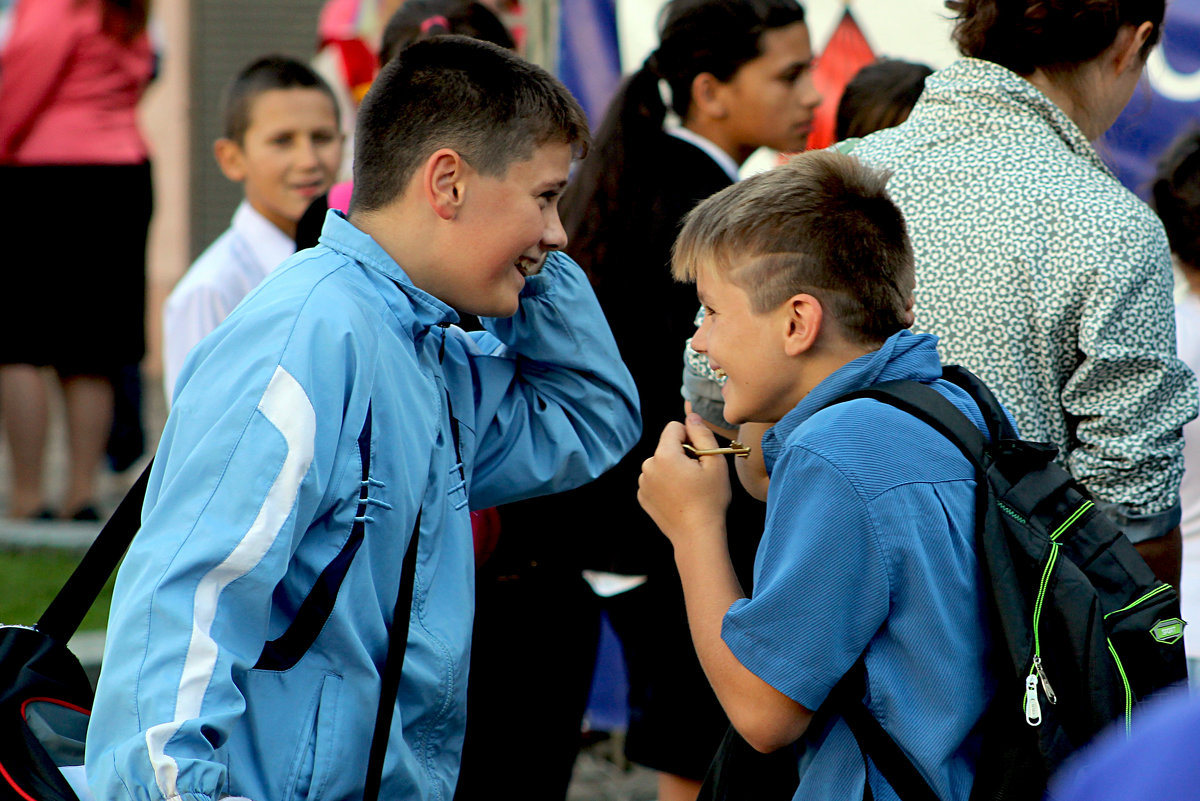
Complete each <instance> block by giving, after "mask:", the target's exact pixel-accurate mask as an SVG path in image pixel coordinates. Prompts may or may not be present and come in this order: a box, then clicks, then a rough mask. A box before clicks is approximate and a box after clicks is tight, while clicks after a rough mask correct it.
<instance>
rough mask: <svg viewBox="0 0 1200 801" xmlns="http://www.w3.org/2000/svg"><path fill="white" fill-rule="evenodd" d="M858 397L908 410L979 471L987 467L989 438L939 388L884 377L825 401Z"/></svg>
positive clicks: (840, 401)
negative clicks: (881, 381)
mask: <svg viewBox="0 0 1200 801" xmlns="http://www.w3.org/2000/svg"><path fill="white" fill-rule="evenodd" d="M858 398H873V399H874V400H877V401H880V402H881V403H886V404H888V405H889V406H894V407H896V408H897V409H900V410H901V411H904V412H908V413H909V414H911V415H912V416H913V417H916V418H917V419H918V420H920V421H922V422H924V423H926V424H927V425H929V426H932V427H933V428H934V429H936V430H937V431H938V432H940V433H941V434H942V436H944V437H946V438H947V439H948V440H950V441H951V442H953V443H954V444H955V445H956V446H958V449H959V450H960V451H962V454H963V456H965V457H967V459H968V460H969V461H970V462H971V463H972V464H974V465H975V467H976V469H977V470H978V471H982V470H983V469H984V464H985V454H986V452H987V441H986V440H985V439H984V437H983V434H982V433H981V432H980V431H979V429H978V428H976V427H975V424H974V423H972V422H971V421H970V419H969V418H968V417H967V416H966V415H965V414H963V413H962V412H961V411H959V408H958V407H957V406H955V405H954V404H953V403H951V402H950V401H948V400H946V398H945V397H943V396H942V394H941V393H940V392H938V391H937V390H936V389H933V388H932V387H929V386H926V385H925V384H922V383H920V382H919V381H885V382H883V383H881V384H875V385H873V386H870V387H867V388H866V389H860V390H858V391H856V392H850V393H847V394H845V395H842V396H841V397H839V398H836V399H835V400H833V401H831V402H830V403H828V404H826V408H828V407H829V406H833V405H834V404H837V403H845V402H846V401H851V400H856V399H858Z"/></svg>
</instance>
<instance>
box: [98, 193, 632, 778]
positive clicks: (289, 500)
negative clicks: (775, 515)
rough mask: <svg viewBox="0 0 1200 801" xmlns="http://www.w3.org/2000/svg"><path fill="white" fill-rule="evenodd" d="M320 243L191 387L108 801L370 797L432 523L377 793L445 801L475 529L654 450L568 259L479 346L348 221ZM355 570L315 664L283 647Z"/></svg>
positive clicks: (108, 743) (166, 486) (198, 368)
mask: <svg viewBox="0 0 1200 801" xmlns="http://www.w3.org/2000/svg"><path fill="white" fill-rule="evenodd" d="M321 242H322V246H320V247H317V248H315V249H313V250H308V251H303V252H301V253H299V254H297V255H296V256H294V257H293V258H292V259H290V260H289V261H288V262H287V263H285V264H284V265H283V266H282V267H280V268H279V269H278V270H276V271H275V272H274V273H273V274H272V276H271V277H270V278H269V279H268V280H267V281H266V282H264V284H263V285H262V286H260V287H259V289H258V290H256V291H255V292H254V293H253V294H251V295H250V296H249V297H248V298H247V299H246V300H245V301H244V302H243V303H242V304H241V305H240V306H239V307H238V308H237V309H236V310H235V311H234V312H233V314H232V315H230V317H229V318H228V319H227V320H226V321H225V323H223V324H222V325H221V326H220V327H219V328H218V329H217V330H216V331H215V332H214V333H213V334H212V335H211V336H209V337H208V338H207V339H205V340H204V341H203V342H202V343H201V344H200V345H199V346H197V348H196V349H195V351H194V352H193V353H192V355H191V356H190V357H189V358H188V361H187V363H186V364H185V366H184V370H183V373H182V375H181V377H180V387H181V388H180V389H179V390H178V391H177V393H176V398H175V401H174V404H173V406H172V410H171V415H170V418H169V419H168V421H167V425H166V428H165V430H164V432H163V436H162V440H161V443H160V446H159V450H158V457H157V461H156V463H155V465H154V471H153V473H152V475H151V479H150V486H149V490H148V492H147V496H146V503H145V507H144V509H143V526H142V529H141V531H140V532H139V534H138V536H137V538H136V539H135V541H134V544H133V546H132V548H131V550H130V552H129V554H128V556H127V558H126V560H125V563H124V565H123V566H122V568H121V571H120V574H119V576H118V579H117V588H116V593H115V595H114V598H113V605H112V612H111V618H110V622H109V636H108V645H107V648H106V652H105V655H104V668H103V673H102V675H101V678H100V682H99V687H98V690H97V698H96V704H95V707H94V710H93V715H92V719H91V725H90V729H89V733H88V743H87V773H88V779H89V783H90V785H91V787H92V790H93V792H94V793H95V795H96V797H97V798H98V799H105V801H107V800H108V799H124V798H131V799H164V798H182V799H196V801H201V800H203V801H209V799H213V800H215V799H219V798H221V797H223V796H226V795H233V796H245V797H248V798H251V799H254V801H289V800H290V799H307V800H308V801H317V799H335V800H336V799H354V798H361V796H362V791H363V777H364V774H365V770H366V765H367V754H368V750H369V743H370V740H371V734H372V729H373V726H374V721H375V715H376V707H377V704H378V697H379V689H380V678H379V676H380V672H381V670H382V667H383V664H384V661H385V654H386V650H387V641H388V628H389V626H390V625H391V617H392V613H393V609H394V606H395V603H396V595H397V587H398V583H399V577H400V572H401V570H400V568H401V561H402V558H403V555H404V553H405V549H406V547H407V545H408V542H409V540H410V538H411V534H412V530H413V526H414V521H415V520H416V516H417V513H418V509H419V510H420V512H421V524H420V530H421V535H420V539H419V549H418V557H417V570H416V589H415V592H414V597H413V606H412V614H411V618H410V629H409V635H408V649H407V650H408V653H407V657H406V659H405V662H404V672H403V677H402V681H401V685H400V691H399V698H398V701H397V707H396V713H395V718H394V721H393V724H392V732H391V739H390V744H389V747H388V758H387V761H386V763H385V765H386V767H385V771H384V779H383V787H382V792H381V794H380V797H381V798H384V799H446V801H448V800H449V799H450V798H451V796H452V795H453V790H454V786H455V782H456V780H457V775H458V764H459V757H460V754H461V749H462V739H463V730H464V724H465V719H466V682H467V662H468V656H469V651H470V637H471V620H472V614H473V608H474V586H473V585H474V561H473V550H472V537H471V524H470V520H469V512H468V509H469V507H472V508H484V507H488V506H493V505H495V504H500V503H506V502H509V501H515V500H518V499H521V498H527V497H530V496H533V495H538V494H542V493H548V492H554V491H559V490H565V489H569V488H571V487H575V486H577V485H579V484H582V483H584V482H586V481H588V480H590V479H592V478H594V477H596V476H598V475H599V474H600V473H602V472H603V471H605V470H606V469H608V468H609V467H610V466H612V465H613V464H614V463H616V461H617V460H618V459H619V458H620V457H621V456H622V455H623V454H624V453H625V452H626V451H627V450H628V449H629V448H630V447H631V446H632V445H633V443H634V442H636V441H637V438H638V436H639V429H640V420H639V415H638V411H637V394H636V390H635V388H634V385H633V381H632V379H631V377H630V375H629V373H628V371H627V370H626V369H625V367H624V365H623V364H622V362H621V359H620V356H619V354H618V352H617V348H616V345H615V343H614V342H613V339H612V335H611V334H610V332H609V329H608V325H607V324H606V322H605V320H604V316H603V314H602V312H601V311H600V307H599V305H598V304H597V303H596V300H595V297H594V296H593V294H592V291H591V288H590V287H589V286H588V282H587V280H586V278H585V277H584V274H583V272H582V270H580V268H579V267H578V266H577V265H575V264H574V263H573V262H572V261H571V260H570V259H568V258H567V257H565V256H563V255H561V254H557V253H554V254H551V255H550V257H549V258H548V260H547V262H546V265H545V267H544V268H543V270H542V272H541V273H540V274H538V275H536V276H534V277H532V278H530V279H529V280H528V281H527V283H526V286H525V289H524V291H523V293H522V298H521V303H520V309H519V311H518V312H517V314H516V315H515V316H514V317H512V318H510V319H500V320H485V321H484V324H485V326H486V327H487V329H488V332H489V333H485V334H472V335H467V334H465V333H463V332H462V330H461V329H458V328H455V327H446V324H447V323H450V322H451V321H454V320H456V319H457V316H456V315H455V313H454V312H453V311H452V310H451V309H450V308H449V307H447V306H446V305H445V304H443V303H442V302H440V301H439V300H437V299H436V298H434V297H432V296H431V295H429V294H427V293H425V292H423V291H421V290H420V289H417V288H416V287H414V286H413V285H412V283H411V282H410V281H409V279H408V278H407V276H405V274H404V272H403V271H402V270H401V269H400V268H399V267H398V266H397V265H396V263H395V262H394V261H393V260H392V259H391V258H390V257H389V256H388V255H387V254H386V253H385V252H384V251H383V250H382V249H381V248H380V247H379V246H378V245H377V244H376V243H375V242H374V241H373V240H372V239H371V238H370V237H369V236H367V235H366V234H364V233H362V232H361V231H359V230H358V229H357V228H355V227H354V226H352V225H351V224H350V223H349V222H347V221H346V220H345V219H344V218H343V217H341V216H339V215H338V214H336V213H331V214H330V216H329V217H328V218H327V220H326V224H325V229H324V232H323V235H322V238H321ZM451 409H452V410H453V416H454V418H455V419H456V421H457V429H458V448H459V450H460V452H461V457H462V458H461V463H460V462H459V460H458V458H457V457H456V448H455V438H454V436H453V433H452V427H451ZM630 491H631V492H632V491H634V488H632V487H631V488H630ZM356 522H357V526H356ZM356 528H357V531H358V534H359V535H361V537H362V539H361V546H358V547H357V550H356V551H355V550H354V549H353V547H350V546H348V543H351V542H352V540H354V539H355V534H354V532H355V530H356ZM563 536H570V527H569V526H564V528H563ZM348 552H349V556H350V557H352V558H351V559H350V561H349V563H348V567H347V568H345V574H344V579H343V580H342V581H341V584H340V591H339V592H338V594H337V600H336V604H335V605H334V607H333V609H332V612H331V614H330V615H329V617H328V619H327V621H326V622H325V623H324V625H323V626H321V627H319V628H318V629H317V630H315V631H313V632H312V636H313V637H315V640H314V641H313V642H312V644H311V647H308V648H307V650H306V651H304V652H303V655H302V656H301V655H299V654H295V653H293V654H292V655H291V658H290V659H289V658H287V653H286V652H287V651H288V649H289V648H291V649H292V650H293V651H294V650H295V644H294V643H279V642H277V643H275V646H278V647H277V648H276V651H277V652H274V653H270V652H271V648H266V649H265V648H264V645H265V644H266V643H268V642H271V641H275V640H277V638H279V637H280V635H281V634H282V633H283V632H284V631H285V630H286V629H288V626H289V624H290V623H291V622H292V620H293V618H295V617H296V616H297V613H298V609H299V607H300V604H301V602H302V601H303V600H304V598H305V597H306V596H307V595H308V594H309V593H310V591H311V590H312V588H313V586H314V584H316V583H317V581H318V577H319V576H320V575H321V574H322V571H324V570H326V568H327V567H328V566H330V565H331V563H334V562H338V560H339V558H341V559H342V560H344V559H345V558H346V557H347V553H348ZM275 646H272V647H275ZM285 646H286V647H285ZM280 652H282V657H281V654H280ZM268 657H270V658H268Z"/></svg>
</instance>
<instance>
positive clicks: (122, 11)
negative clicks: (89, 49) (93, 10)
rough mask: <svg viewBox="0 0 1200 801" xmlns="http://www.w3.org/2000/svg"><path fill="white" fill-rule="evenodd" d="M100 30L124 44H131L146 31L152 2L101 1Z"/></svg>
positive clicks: (133, 0) (147, 0) (140, 0)
mask: <svg viewBox="0 0 1200 801" xmlns="http://www.w3.org/2000/svg"><path fill="white" fill-rule="evenodd" d="M99 1H100V14H101V16H100V19H101V23H100V28H101V30H103V31H104V33H106V34H108V35H109V36H111V37H113V38H114V39H117V40H118V41H120V42H122V43H123V44H129V43H130V42H132V41H133V40H134V39H136V38H137V37H139V36H141V35H142V33H143V32H144V31H145V30H146V20H147V18H149V16H150V0H99Z"/></svg>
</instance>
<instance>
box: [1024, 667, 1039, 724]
mask: <svg viewBox="0 0 1200 801" xmlns="http://www.w3.org/2000/svg"><path fill="white" fill-rule="evenodd" d="M1037 688H1038V679H1037V676H1035V675H1033V674H1032V673H1030V674H1029V675H1028V676H1026V677H1025V722H1026V723H1028V724H1029V725H1030V726H1037V725H1039V724H1040V723H1041V722H1042V705H1041V704H1040V703H1038V691H1037Z"/></svg>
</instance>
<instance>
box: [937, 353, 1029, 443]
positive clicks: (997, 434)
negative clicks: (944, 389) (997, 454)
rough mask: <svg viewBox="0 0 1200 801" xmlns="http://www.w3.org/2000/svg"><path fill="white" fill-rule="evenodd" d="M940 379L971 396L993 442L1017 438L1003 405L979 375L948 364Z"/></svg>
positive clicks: (943, 369)
mask: <svg viewBox="0 0 1200 801" xmlns="http://www.w3.org/2000/svg"><path fill="white" fill-rule="evenodd" d="M942 379H943V380H945V381H949V382H950V383H951V384H954V385H955V386H956V387H958V388H959V389H962V390H964V391H965V392H966V393H967V394H968V395H970V396H971V398H972V399H973V400H974V401H975V405H976V406H978V407H979V413H980V414H981V415H983V420H984V422H985V423H987V429H988V432H989V433H990V434H991V435H992V441H993V442H995V441H998V440H1002V439H1019V437H1018V436H1017V430H1016V429H1015V428H1014V427H1013V424H1012V422H1010V421H1009V419H1008V415H1007V414H1005V412H1004V407H1003V406H1001V405H1000V401H999V400H998V399H997V398H996V396H995V394H993V393H992V390H991V389H990V388H989V387H988V385H987V384H985V383H983V381H982V380H980V378H979V376H977V375H975V374H974V373H972V372H971V371H970V370H968V369H967V368H965V367H962V366H960V365H957V364H948V365H946V366H945V367H943V368H942Z"/></svg>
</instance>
